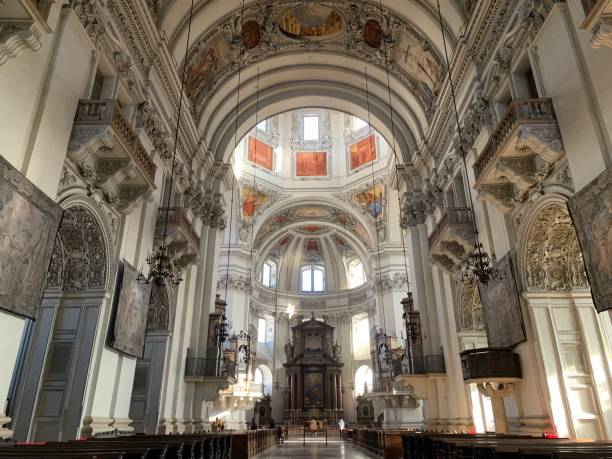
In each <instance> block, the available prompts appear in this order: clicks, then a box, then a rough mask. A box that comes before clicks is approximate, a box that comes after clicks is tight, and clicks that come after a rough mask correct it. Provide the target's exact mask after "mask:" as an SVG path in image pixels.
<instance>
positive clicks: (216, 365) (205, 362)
mask: <svg viewBox="0 0 612 459" xmlns="http://www.w3.org/2000/svg"><path fill="white" fill-rule="evenodd" d="M185 376H186V377H209V378H233V379H235V378H236V362H233V361H231V360H228V359H215V358H212V359H207V358H204V357H187V359H186V361H185Z"/></svg>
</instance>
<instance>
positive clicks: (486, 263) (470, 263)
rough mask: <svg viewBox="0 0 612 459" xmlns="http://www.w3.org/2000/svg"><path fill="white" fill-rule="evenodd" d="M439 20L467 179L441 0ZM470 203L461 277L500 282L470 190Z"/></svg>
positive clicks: (466, 281)
mask: <svg viewBox="0 0 612 459" xmlns="http://www.w3.org/2000/svg"><path fill="white" fill-rule="evenodd" d="M437 6H438V20H439V21H440V30H441V32H442V43H443V44H444V57H445V59H446V71H447V73H448V81H449V84H450V89H451V96H452V99H453V109H454V113H455V121H456V123H457V132H458V134H459V156H460V157H461V160H462V161H463V168H464V172H465V177H466V180H467V177H468V170H467V163H466V160H465V157H466V156H467V152H465V151H464V145H465V144H464V141H463V133H462V131H461V123H460V122H459V111H458V110H457V98H456V96H455V85H454V84H453V76H452V73H451V68H450V60H449V57H448V49H447V46H446V34H445V33H444V22H443V20H442V11H441V9H440V1H439V0H437ZM468 194H469V199H468V200H467V201H468V205H469V209H470V213H471V214H472V226H473V230H474V249H473V250H472V252H470V253H469V254H468V256H467V257H466V258H465V260H463V262H462V263H461V278H462V281H463V283H464V284H468V285H475V284H477V283H479V284H482V285H487V284H488V283H489V282H490V281H496V282H500V281H501V280H502V279H503V278H504V276H505V273H504V272H500V271H499V270H498V268H497V259H496V257H495V254H492V255H491V256H489V254H488V253H487V251H486V250H485V248H484V246H483V245H482V243H481V242H480V240H479V239H478V227H477V226H476V218H475V215H474V204H473V202H472V194H471V193H470V192H468Z"/></svg>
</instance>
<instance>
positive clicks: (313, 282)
mask: <svg viewBox="0 0 612 459" xmlns="http://www.w3.org/2000/svg"><path fill="white" fill-rule="evenodd" d="M301 277H302V278H301V290H302V292H322V291H324V290H325V270H324V269H323V268H322V267H320V266H307V267H304V268H302V272H301Z"/></svg>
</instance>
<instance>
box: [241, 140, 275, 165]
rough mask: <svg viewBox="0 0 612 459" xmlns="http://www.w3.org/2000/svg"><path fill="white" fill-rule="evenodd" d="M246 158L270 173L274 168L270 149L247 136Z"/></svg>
mask: <svg viewBox="0 0 612 459" xmlns="http://www.w3.org/2000/svg"><path fill="white" fill-rule="evenodd" d="M247 158H248V159H249V161H250V162H252V163H254V164H257V165H258V166H261V167H263V168H264V169H266V170H268V171H270V172H271V171H272V170H273V167H274V153H273V150H272V147H271V146H270V145H268V144H267V143H264V142H262V141H261V140H259V139H256V138H255V137H251V136H249V146H248V153H247Z"/></svg>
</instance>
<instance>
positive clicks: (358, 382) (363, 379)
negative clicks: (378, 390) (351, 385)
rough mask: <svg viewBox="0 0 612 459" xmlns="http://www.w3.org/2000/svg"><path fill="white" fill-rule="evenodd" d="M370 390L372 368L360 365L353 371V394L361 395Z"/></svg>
mask: <svg viewBox="0 0 612 459" xmlns="http://www.w3.org/2000/svg"><path fill="white" fill-rule="evenodd" d="M366 388H367V390H368V392H370V391H371V390H372V369H371V368H370V367H369V366H367V365H362V366H360V367H359V368H358V369H357V371H356V372H355V395H358V396H359V395H363V393H364V392H365V391H366Z"/></svg>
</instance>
